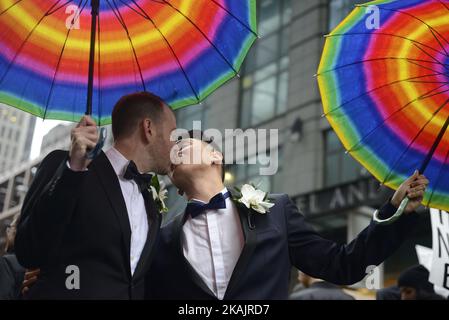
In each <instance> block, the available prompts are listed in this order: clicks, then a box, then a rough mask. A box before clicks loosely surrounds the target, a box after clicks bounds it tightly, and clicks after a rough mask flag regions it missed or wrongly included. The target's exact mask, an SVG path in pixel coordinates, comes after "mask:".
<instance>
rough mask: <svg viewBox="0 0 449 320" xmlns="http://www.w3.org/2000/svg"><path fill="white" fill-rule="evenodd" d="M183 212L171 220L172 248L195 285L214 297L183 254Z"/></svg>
mask: <svg viewBox="0 0 449 320" xmlns="http://www.w3.org/2000/svg"><path fill="white" fill-rule="evenodd" d="M184 219H185V217H184V213H183V214H180V215H178V216H177V217H176V218H175V220H174V221H173V227H174V228H175V230H174V231H175V232H174V237H173V250H175V252H176V253H177V254H178V256H179V258H180V260H181V261H182V267H183V268H184V270H185V271H186V272H187V274H189V275H190V279H191V280H192V281H193V282H194V283H195V285H197V286H198V287H199V288H201V290H203V291H204V292H205V293H206V294H207V295H209V296H211V297H212V298H216V297H215V294H214V293H213V292H212V291H211V290H210V289H209V287H208V286H207V285H206V283H205V282H204V281H203V279H202V278H201V277H200V275H199V274H198V273H197V272H196V271H195V269H194V268H193V267H192V265H191V264H190V262H189V261H188V260H187V259H186V257H185V256H184V250H183V246H182V237H181V234H182V226H183V225H184Z"/></svg>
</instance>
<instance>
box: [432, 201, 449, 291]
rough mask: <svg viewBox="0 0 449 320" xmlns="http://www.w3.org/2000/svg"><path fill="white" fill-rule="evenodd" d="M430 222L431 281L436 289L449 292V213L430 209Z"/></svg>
mask: <svg viewBox="0 0 449 320" xmlns="http://www.w3.org/2000/svg"><path fill="white" fill-rule="evenodd" d="M430 220H431V223H432V247H433V250H432V251H433V259H432V267H431V269H430V277H429V281H430V282H432V283H433V284H434V285H435V287H441V288H444V289H446V290H449V213H447V212H445V211H441V210H437V209H430ZM446 296H447V295H446Z"/></svg>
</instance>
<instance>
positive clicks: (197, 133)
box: [189, 130, 225, 182]
mask: <svg viewBox="0 0 449 320" xmlns="http://www.w3.org/2000/svg"><path fill="white" fill-rule="evenodd" d="M189 137H190V139H200V140H201V141H203V142H205V143H207V144H208V145H210V146H211V147H212V148H214V149H215V150H217V151H219V152H221V154H223V152H222V151H221V150H220V148H219V147H218V145H217V144H216V143H215V142H214V138H213V137H209V136H206V135H205V134H204V132H203V131H201V130H190V131H189ZM221 180H222V181H223V182H224V180H225V163H224V155H223V161H222V162H221Z"/></svg>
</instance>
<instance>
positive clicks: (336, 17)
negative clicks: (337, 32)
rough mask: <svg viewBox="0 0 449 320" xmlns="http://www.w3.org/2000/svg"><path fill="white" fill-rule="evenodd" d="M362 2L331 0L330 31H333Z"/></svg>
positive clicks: (358, 0) (356, 0)
mask: <svg viewBox="0 0 449 320" xmlns="http://www.w3.org/2000/svg"><path fill="white" fill-rule="evenodd" d="M360 2H363V1H360V0H331V1H330V3H329V30H330V31H332V30H333V29H334V28H335V27H336V26H337V25H338V24H339V23H340V22H341V21H343V19H344V18H345V17H346V16H347V15H348V14H349V13H350V12H351V11H352V10H353V9H354V6H355V5H356V4H358V3H360Z"/></svg>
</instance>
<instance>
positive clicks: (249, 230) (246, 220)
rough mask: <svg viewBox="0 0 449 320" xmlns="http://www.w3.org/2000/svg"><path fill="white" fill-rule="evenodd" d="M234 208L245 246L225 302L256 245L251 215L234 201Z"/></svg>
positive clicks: (240, 276)
mask: <svg viewBox="0 0 449 320" xmlns="http://www.w3.org/2000/svg"><path fill="white" fill-rule="evenodd" d="M234 204H235V206H236V207H237V211H238V213H239V217H240V223H241V224H242V230H243V234H244V237H245V245H244V246H243V249H242V253H241V254H240V257H239V259H238V260H237V264H236V265H235V268H234V271H233V272H232V275H231V279H230V280H229V284H228V287H227V289H226V293H225V295H224V299H225V300H227V299H229V298H230V297H232V294H233V293H234V292H235V290H236V288H237V285H238V284H239V283H240V281H241V278H242V275H243V273H244V271H245V270H246V268H247V266H248V263H249V261H250V260H251V256H252V254H253V253H254V249H255V248H256V244H257V236H256V229H255V226H254V217H251V216H252V215H253V213H252V212H251V210H249V209H248V208H247V207H245V206H244V205H243V204H241V203H238V202H236V201H234Z"/></svg>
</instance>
